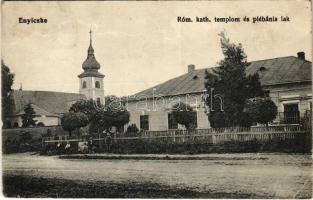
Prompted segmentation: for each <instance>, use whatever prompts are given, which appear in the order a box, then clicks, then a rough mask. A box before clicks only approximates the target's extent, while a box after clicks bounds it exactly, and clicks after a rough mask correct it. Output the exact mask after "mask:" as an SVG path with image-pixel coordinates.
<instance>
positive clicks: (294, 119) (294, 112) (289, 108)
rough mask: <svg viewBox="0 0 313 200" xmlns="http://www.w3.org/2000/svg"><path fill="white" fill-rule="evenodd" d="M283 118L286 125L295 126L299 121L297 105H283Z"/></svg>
mask: <svg viewBox="0 0 313 200" xmlns="http://www.w3.org/2000/svg"><path fill="white" fill-rule="evenodd" d="M284 118H285V123H286V124H297V123H299V121H300V113H299V108H298V104H285V105H284Z"/></svg>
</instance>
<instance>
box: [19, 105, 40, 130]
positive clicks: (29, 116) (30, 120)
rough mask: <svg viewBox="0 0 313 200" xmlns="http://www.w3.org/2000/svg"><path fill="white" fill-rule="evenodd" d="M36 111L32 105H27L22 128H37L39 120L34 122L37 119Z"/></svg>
mask: <svg viewBox="0 0 313 200" xmlns="http://www.w3.org/2000/svg"><path fill="white" fill-rule="evenodd" d="M35 114H36V113H35V111H34V109H33V107H32V106H31V104H27V105H26V106H25V108H24V114H22V116H21V117H22V123H23V124H22V126H23V127H29V126H35V125H36V122H37V120H34V118H35V117H36V115H35Z"/></svg>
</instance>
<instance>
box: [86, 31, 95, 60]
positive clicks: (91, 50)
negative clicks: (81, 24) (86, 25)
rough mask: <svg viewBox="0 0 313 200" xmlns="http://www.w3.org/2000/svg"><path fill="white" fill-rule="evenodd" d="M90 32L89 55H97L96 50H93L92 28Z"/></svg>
mask: <svg viewBox="0 0 313 200" xmlns="http://www.w3.org/2000/svg"><path fill="white" fill-rule="evenodd" d="M89 34H90V43H89V48H88V57H89V56H95V55H94V52H95V51H94V50H93V47H92V30H90V31H89Z"/></svg>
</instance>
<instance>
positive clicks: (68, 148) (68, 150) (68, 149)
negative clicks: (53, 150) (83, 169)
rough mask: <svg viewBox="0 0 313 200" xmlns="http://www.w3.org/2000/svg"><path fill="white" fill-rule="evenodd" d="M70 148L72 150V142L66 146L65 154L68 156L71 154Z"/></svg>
mask: <svg viewBox="0 0 313 200" xmlns="http://www.w3.org/2000/svg"><path fill="white" fill-rule="evenodd" d="M70 148H71V144H70V142H67V143H66V145H65V152H66V153H67V154H69V153H70Z"/></svg>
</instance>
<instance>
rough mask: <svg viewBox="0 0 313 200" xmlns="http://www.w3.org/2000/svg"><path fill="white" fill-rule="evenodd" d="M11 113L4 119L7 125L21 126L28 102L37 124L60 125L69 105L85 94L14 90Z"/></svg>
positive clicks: (84, 97)
mask: <svg viewBox="0 0 313 200" xmlns="http://www.w3.org/2000/svg"><path fill="white" fill-rule="evenodd" d="M12 99H13V115H12V116H11V117H10V118H9V119H8V120H7V121H6V123H9V124H7V127H21V126H22V125H23V122H22V115H23V114H24V108H25V106H26V105H28V104H30V105H31V107H32V108H33V110H34V112H35V118H34V120H37V124H38V125H39V126H56V125H60V124H61V123H60V118H61V116H62V115H63V114H64V113H66V112H68V111H69V109H70V107H71V105H72V104H74V103H75V102H77V101H79V100H83V99H86V96H85V95H83V94H78V93H64V92H51V91H27V90H15V91H13V93H12Z"/></svg>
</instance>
